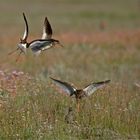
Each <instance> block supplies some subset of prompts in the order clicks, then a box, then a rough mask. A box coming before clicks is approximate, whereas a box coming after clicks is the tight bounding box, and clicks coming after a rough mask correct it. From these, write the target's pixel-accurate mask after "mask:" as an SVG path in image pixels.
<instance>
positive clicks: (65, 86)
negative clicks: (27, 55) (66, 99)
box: [50, 77, 76, 96]
mask: <svg viewBox="0 0 140 140" xmlns="http://www.w3.org/2000/svg"><path fill="white" fill-rule="evenodd" d="M50 78H51V79H52V80H53V81H54V82H55V84H56V85H57V86H58V87H59V88H61V89H62V90H63V91H64V92H66V93H67V94H68V95H69V96H72V95H73V94H74V92H75V91H76V88H75V87H73V86H72V85H70V84H69V83H67V82H62V81H59V80H57V79H54V78H52V77H50Z"/></svg>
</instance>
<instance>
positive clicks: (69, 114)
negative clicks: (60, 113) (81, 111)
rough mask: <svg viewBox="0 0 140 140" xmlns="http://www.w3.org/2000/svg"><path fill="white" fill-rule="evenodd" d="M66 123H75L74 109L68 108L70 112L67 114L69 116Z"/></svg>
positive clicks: (66, 117) (66, 116)
mask: <svg viewBox="0 0 140 140" xmlns="http://www.w3.org/2000/svg"><path fill="white" fill-rule="evenodd" d="M65 121H66V123H68V124H71V123H73V121H74V112H73V109H72V107H69V108H68V112H67V114H66V115H65Z"/></svg>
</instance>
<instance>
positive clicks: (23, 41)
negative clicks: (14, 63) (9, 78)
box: [9, 13, 29, 60]
mask: <svg viewBox="0 0 140 140" xmlns="http://www.w3.org/2000/svg"><path fill="white" fill-rule="evenodd" d="M23 18H24V21H25V31H24V34H23V37H22V38H20V42H19V44H18V46H17V48H16V50H14V51H12V52H10V53H9V55H11V54H13V53H14V52H16V51H18V50H20V53H19V56H18V58H17V60H18V59H19V57H20V55H21V53H24V54H26V48H27V47H28V43H27V38H28V34H29V28H28V22H27V19H26V16H25V14H24V13H23Z"/></svg>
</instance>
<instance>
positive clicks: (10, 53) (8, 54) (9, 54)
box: [8, 48, 19, 55]
mask: <svg viewBox="0 0 140 140" xmlns="http://www.w3.org/2000/svg"><path fill="white" fill-rule="evenodd" d="M18 50H19V48H16V50H14V51H12V52H10V53H8V55H11V54H13V53H15V52H16V51H18Z"/></svg>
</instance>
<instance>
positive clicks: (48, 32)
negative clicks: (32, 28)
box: [9, 13, 63, 60]
mask: <svg viewBox="0 0 140 140" xmlns="http://www.w3.org/2000/svg"><path fill="white" fill-rule="evenodd" d="M23 18H24V21H25V31H24V34H23V37H22V38H20V42H19V44H18V47H17V48H16V50H14V51H12V52H10V53H9V55H11V54H13V53H14V52H16V51H18V50H20V53H19V56H18V58H17V60H18V59H19V57H20V55H21V54H22V53H24V54H26V50H27V48H30V49H31V51H32V52H33V53H34V54H35V55H39V54H40V53H41V52H42V51H45V50H47V49H49V48H52V47H54V46H61V47H63V45H62V44H61V43H60V41H59V40H56V39H53V38H52V34H53V31H52V27H51V25H50V23H49V21H48V18H47V17H45V20H44V26H43V34H42V38H41V39H35V40H32V41H30V42H27V38H28V34H29V27H28V22H27V19H26V16H25V13H23Z"/></svg>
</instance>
